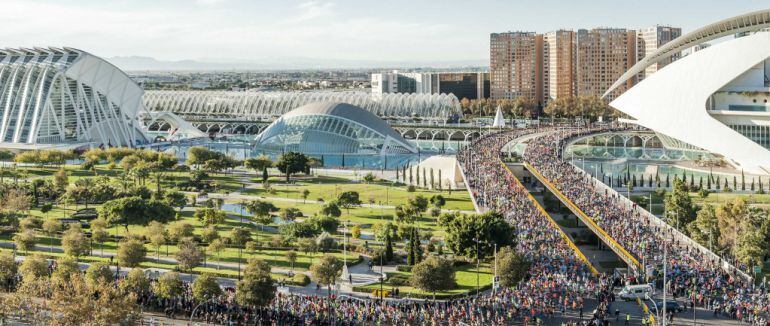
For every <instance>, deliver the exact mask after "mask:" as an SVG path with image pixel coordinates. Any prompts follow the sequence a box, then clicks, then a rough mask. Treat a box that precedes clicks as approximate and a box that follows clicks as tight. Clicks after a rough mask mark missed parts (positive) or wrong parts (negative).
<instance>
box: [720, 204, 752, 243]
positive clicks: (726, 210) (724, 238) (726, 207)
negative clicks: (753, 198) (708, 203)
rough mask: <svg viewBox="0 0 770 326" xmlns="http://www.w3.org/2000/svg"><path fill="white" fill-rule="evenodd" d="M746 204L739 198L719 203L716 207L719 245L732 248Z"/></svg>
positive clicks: (744, 213) (746, 210) (746, 208)
mask: <svg viewBox="0 0 770 326" xmlns="http://www.w3.org/2000/svg"><path fill="white" fill-rule="evenodd" d="M747 212H748V206H747V205H746V202H745V201H744V200H743V199H741V198H736V199H735V200H733V201H732V202H727V203H725V204H722V205H720V206H719V207H718V208H717V209H716V215H717V221H718V225H719V246H720V247H722V248H726V249H728V250H732V249H731V248H735V243H736V240H737V238H738V234H739V233H740V225H741V220H742V219H743V218H744V216H746V214H747Z"/></svg>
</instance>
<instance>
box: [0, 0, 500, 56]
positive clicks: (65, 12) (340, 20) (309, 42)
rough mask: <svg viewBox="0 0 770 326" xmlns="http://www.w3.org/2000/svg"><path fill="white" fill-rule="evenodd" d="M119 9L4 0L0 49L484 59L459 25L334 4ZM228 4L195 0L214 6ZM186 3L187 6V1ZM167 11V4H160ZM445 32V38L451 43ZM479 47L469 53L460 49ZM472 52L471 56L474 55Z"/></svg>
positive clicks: (482, 40) (106, 53)
mask: <svg viewBox="0 0 770 326" xmlns="http://www.w3.org/2000/svg"><path fill="white" fill-rule="evenodd" d="M134 1H135V0H132V1H128V2H126V3H127V5H125V6H123V7H120V6H118V7H115V6H112V7H110V6H107V5H101V4H97V5H92V6H87V5H83V4H79V5H72V4H67V5H65V4H63V3H59V2H54V3H51V2H44V1H34V0H3V10H2V11H0V21H2V22H3V28H1V29H0V40H2V44H0V46H2V47H5V46H8V47H31V46H49V45H50V46H72V47H77V48H81V49H83V50H85V51H89V52H92V53H94V54H96V55H101V56H105V57H111V56H128V55H142V56H152V57H155V58H158V59H162V60H182V59H201V58H222V59H225V58H227V59H239V60H254V61H258V60H259V59H260V58H265V57H309V58H326V59H358V60H429V59H436V60H453V59H467V58H473V57H480V58H483V56H484V55H485V54H484V53H485V52H486V46H487V45H486V42H487V38H486V36H485V35H481V36H480V37H476V36H475V35H473V34H472V33H468V32H465V31H463V30H461V29H460V27H457V26H456V24H448V23H447V24H444V23H433V22H422V21H416V22H410V21H406V22H404V21H399V20H396V19H393V18H391V17H378V16H376V15H375V14H371V15H360V14H359V15H347V14H345V13H342V12H336V11H337V10H342V8H337V7H336V6H335V4H334V3H332V2H322V1H308V2H303V3H300V4H299V5H296V6H294V7H288V8H282V9H283V10H284V11H282V10H281V8H278V9H276V8H275V6H267V5H265V6H262V5H261V4H259V5H256V6H255V5H253V3H249V4H250V5H251V6H244V5H243V3H236V2H235V1H233V0H230V1H228V2H227V5H218V6H184V5H166V6H155V5H141V4H137V5H134ZM217 1H227V0H198V3H202V2H206V3H208V4H215V3H214V2H217ZM185 3H189V2H185ZM164 4H166V3H164ZM448 35H451V36H452V37H451V38H450V39H447V36H448ZM470 42H478V44H473V46H470V47H469V48H474V47H478V48H480V49H481V51H476V52H478V53H480V55H476V54H475V53H474V54H472V55H469V52H468V51H467V48H466V50H465V52H463V53H461V52H459V51H457V48H458V46H457V44H458V43H462V44H466V45H470V44H471V43H470ZM470 53H473V52H470Z"/></svg>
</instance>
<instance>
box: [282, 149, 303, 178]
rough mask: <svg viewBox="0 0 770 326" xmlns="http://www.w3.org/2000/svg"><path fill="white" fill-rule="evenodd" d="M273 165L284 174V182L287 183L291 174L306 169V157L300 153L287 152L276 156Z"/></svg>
mask: <svg viewBox="0 0 770 326" xmlns="http://www.w3.org/2000/svg"><path fill="white" fill-rule="evenodd" d="M275 167H276V168H278V171H281V173H284V174H285V175H286V183H289V181H290V180H291V175H292V174H294V173H299V172H304V171H307V168H308V158H307V156H305V154H302V153H298V152H288V153H285V154H283V155H281V156H280V157H279V158H278V162H276V163H275Z"/></svg>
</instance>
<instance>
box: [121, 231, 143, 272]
mask: <svg viewBox="0 0 770 326" xmlns="http://www.w3.org/2000/svg"><path fill="white" fill-rule="evenodd" d="M146 255H147V249H146V248H145V247H144V243H143V242H142V241H141V240H139V239H137V238H133V237H128V238H126V239H125V240H123V241H122V242H121V243H120V246H118V261H119V262H120V264H121V265H123V266H126V267H136V266H139V263H141V262H142V260H143V259H144V256H146Z"/></svg>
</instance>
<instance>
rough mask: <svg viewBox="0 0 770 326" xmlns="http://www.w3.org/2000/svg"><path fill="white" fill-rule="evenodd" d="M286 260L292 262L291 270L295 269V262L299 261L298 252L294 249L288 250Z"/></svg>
mask: <svg viewBox="0 0 770 326" xmlns="http://www.w3.org/2000/svg"><path fill="white" fill-rule="evenodd" d="M286 260H287V261H288V262H289V263H290V264H291V270H292V271H294V263H295V262H297V252H296V251H294V250H289V251H287V252H286Z"/></svg>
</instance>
